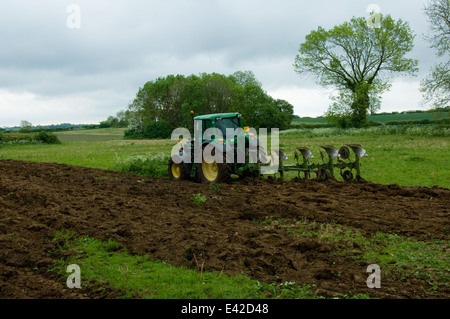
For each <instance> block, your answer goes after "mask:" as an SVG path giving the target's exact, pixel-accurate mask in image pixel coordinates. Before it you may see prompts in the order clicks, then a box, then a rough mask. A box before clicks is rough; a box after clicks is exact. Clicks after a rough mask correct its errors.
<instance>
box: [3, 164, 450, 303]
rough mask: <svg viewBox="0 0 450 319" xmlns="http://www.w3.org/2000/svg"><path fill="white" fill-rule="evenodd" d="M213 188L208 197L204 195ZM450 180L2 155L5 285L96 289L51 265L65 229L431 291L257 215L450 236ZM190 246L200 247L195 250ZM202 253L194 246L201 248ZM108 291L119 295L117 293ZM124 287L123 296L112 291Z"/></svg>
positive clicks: (48, 291)
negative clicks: (233, 178) (137, 172)
mask: <svg viewBox="0 0 450 319" xmlns="http://www.w3.org/2000/svg"><path fill="white" fill-rule="evenodd" d="M198 193H201V194H203V195H205V196H206V198H207V201H206V202H204V203H202V204H201V205H196V204H195V203H194V202H193V201H192V200H191V197H192V196H193V195H195V194H198ZM449 204H450V190H448V189H442V188H421V187H400V186H398V185H375V184H371V183H368V182H364V183H359V184H343V183H338V182H334V183H317V182H315V181H292V182H282V183H278V182H276V181H272V182H270V181H262V180H256V181H249V180H247V181H246V182H245V183H241V184H225V185H223V187H221V188H220V189H218V190H217V189H212V188H211V187H210V185H206V184H200V183H192V182H187V181H186V182H173V181H170V180H165V179H153V178H145V180H143V178H142V177H138V176H134V175H129V174H122V173H117V172H110V171H103V170H95V169H88V168H83V167H72V166H67V165H57V164H47V163H31V162H20V161H9V160H7V161H4V160H3V161H0V297H1V298H95V297H97V296H95V295H92V294H91V293H90V292H89V291H86V290H83V291H82V292H81V293H80V292H79V291H74V290H70V289H68V288H66V287H65V285H64V283H63V282H61V281H58V280H57V277H56V275H55V274H53V273H52V272H48V271H47V269H48V267H49V266H51V265H52V263H53V262H54V259H53V258H54V257H49V256H48V252H49V251H53V250H55V243H53V242H51V241H49V240H48V238H49V237H51V236H53V235H54V234H55V232H57V231H60V230H66V231H74V232H76V233H77V234H79V235H88V236H92V237H95V238H97V239H100V240H107V239H109V238H112V239H113V240H116V241H117V242H119V244H121V245H122V246H124V247H126V249H127V250H128V251H130V252H131V253H134V254H148V255H149V256H150V257H151V258H152V259H155V260H164V261H166V262H168V263H170V264H173V265H175V266H179V265H184V266H186V267H192V268H197V265H196V261H195V260H197V261H198V262H200V263H203V264H204V269H205V270H217V271H222V270H223V271H224V273H227V274H230V275H234V274H245V275H249V276H251V277H252V278H255V279H258V280H260V281H262V282H269V283H271V282H286V281H294V282H297V283H300V284H314V285H316V290H317V293H318V294H320V295H324V296H336V295H338V296H339V295H343V294H347V293H349V291H352V292H353V293H357V292H360V293H367V294H369V295H371V296H373V297H381V298H412V297H414V298H415V297H424V298H427V297H441V298H447V297H448V296H449V294H448V292H439V293H436V294H433V295H428V293H427V291H426V290H423V289H421V287H420V286H421V285H422V284H423V283H421V282H417V284H415V283H414V280H409V281H408V283H402V282H399V281H394V280H390V279H389V278H384V279H383V288H384V289H369V288H367V286H366V279H367V276H368V274H367V273H366V268H367V265H368V263H358V262H355V261H351V260H350V259H349V258H345V257H344V256H338V255H336V254H333V253H332V249H333V247H332V244H326V243H325V242H323V241H318V240H314V239H309V238H298V237H289V236H287V234H286V229H285V228H283V227H277V226H276V223H275V224H272V225H271V227H263V225H261V224H259V223H257V222H255V220H260V221H261V220H262V221H263V220H264V219H267V218H268V217H270V218H271V219H274V220H275V219H277V218H281V219H283V221H292V222H294V221H296V220H297V221H298V220H310V221H314V222H317V223H337V224H340V225H344V226H350V227H354V228H357V229H359V230H360V231H362V232H364V233H365V234H373V233H375V232H377V231H382V232H386V233H395V234H399V235H403V236H408V237H414V238H417V239H419V240H425V239H430V238H439V239H446V240H448V237H449V234H448V229H446V227H448V207H450V205H449ZM187 252H188V253H187ZM194 254H195V256H196V258H195V259H193V258H189V256H192V255H194ZM105 297H108V296H105ZM110 297H113V296H110Z"/></svg>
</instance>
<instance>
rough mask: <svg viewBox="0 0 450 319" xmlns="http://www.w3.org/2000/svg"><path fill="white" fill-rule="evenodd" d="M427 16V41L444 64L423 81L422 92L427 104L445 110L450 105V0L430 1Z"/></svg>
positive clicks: (434, 69) (440, 64)
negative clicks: (428, 30) (428, 28)
mask: <svg viewBox="0 0 450 319" xmlns="http://www.w3.org/2000/svg"><path fill="white" fill-rule="evenodd" d="M425 14H426V15H427V17H428V21H429V23H430V33H429V35H427V36H426V39H427V40H428V42H429V43H430V46H431V47H432V48H433V49H435V50H436V54H437V56H438V57H440V58H442V59H443V62H441V63H439V64H437V65H435V66H434V67H433V68H432V70H431V73H430V74H429V75H428V77H427V78H426V79H425V80H423V81H422V83H421V84H422V85H421V91H422V92H423V94H424V98H425V101H426V102H430V103H432V104H433V105H434V106H435V107H442V108H444V107H448V106H449V103H450V0H433V1H429V2H428V3H427V4H426V6H425Z"/></svg>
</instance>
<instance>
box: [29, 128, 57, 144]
mask: <svg viewBox="0 0 450 319" xmlns="http://www.w3.org/2000/svg"><path fill="white" fill-rule="evenodd" d="M34 139H35V140H36V141H40V142H42V143H44V144H59V143H61V141H60V140H59V139H58V136H56V135H55V134H53V133H49V132H45V131H42V132H39V133H37V134H36V135H35V136H34Z"/></svg>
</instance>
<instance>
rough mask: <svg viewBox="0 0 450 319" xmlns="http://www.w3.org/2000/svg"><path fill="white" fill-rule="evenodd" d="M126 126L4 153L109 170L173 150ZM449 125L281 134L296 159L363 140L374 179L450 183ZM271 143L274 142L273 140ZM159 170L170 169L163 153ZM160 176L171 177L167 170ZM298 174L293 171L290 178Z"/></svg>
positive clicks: (365, 167) (365, 171)
mask: <svg viewBox="0 0 450 319" xmlns="http://www.w3.org/2000/svg"><path fill="white" fill-rule="evenodd" d="M122 134H123V129H101V130H90V131H87V130H83V131H73V132H63V133H58V137H59V139H60V140H61V141H62V143H61V144H56V145H46V144H37V145H36V144H29V145H26V144H25V145H5V146H1V147H0V158H2V159H16V160H26V161H36V162H52V163H61V164H70V165H76V166H86V167H92V168H100V169H107V170H117V171H121V170H123V163H125V162H127V161H128V162H129V161H130V160H134V159H139V158H148V159H151V158H152V157H154V156H158V155H159V156H160V155H161V154H166V155H169V154H170V151H171V149H172V147H173V146H174V145H175V141H172V140H123V138H122ZM448 137H449V129H448V128H434V127H432V126H426V127H409V128H396V127H389V128H382V127H373V128H369V129H359V130H358V129H350V130H338V129H331V128H324V129H310V130H295V129H294V130H287V131H282V132H281V133H280V146H281V148H282V149H283V150H284V151H285V152H286V153H287V154H288V156H289V159H288V160H287V161H286V163H287V164H289V163H293V162H294V160H293V152H294V151H295V149H296V147H301V146H303V147H308V148H310V149H311V151H312V152H313V154H314V155H315V160H316V161H318V160H319V159H320V153H319V149H320V146H321V145H333V146H334V147H336V148H339V147H340V146H342V145H344V144H348V143H353V144H361V145H362V146H363V147H364V148H365V149H366V150H367V153H368V155H369V156H368V157H366V158H363V160H362V168H361V169H362V176H363V177H364V178H365V179H366V180H368V181H371V182H374V183H381V184H399V185H403V186H426V187H432V186H435V185H436V186H440V187H446V188H449V187H450V173H449V170H448V166H449V158H450V147H449V138H448ZM268 146H270V144H269V145H268ZM159 158H160V159H161V160H160V163H157V165H160V166H161V167H160V171H161V172H165V170H166V169H165V162H164V161H163V160H162V158H163V157H159ZM158 176H162V177H166V176H165V175H164V173H162V174H158ZM295 176H296V175H295V174H294V173H289V174H287V175H286V178H288V179H289V178H292V177H295Z"/></svg>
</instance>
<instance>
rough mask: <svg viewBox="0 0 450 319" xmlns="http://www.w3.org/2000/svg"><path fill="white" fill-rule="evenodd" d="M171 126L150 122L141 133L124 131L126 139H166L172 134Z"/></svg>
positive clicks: (161, 122)
mask: <svg viewBox="0 0 450 319" xmlns="http://www.w3.org/2000/svg"><path fill="white" fill-rule="evenodd" d="M172 131H173V129H172V126H171V125H170V124H169V123H168V122H166V121H163V120H161V121H152V122H150V123H147V124H146V125H145V126H144V131H143V132H142V133H136V132H133V131H128V130H127V131H125V133H124V138H126V139H167V138H170V136H171V134H172Z"/></svg>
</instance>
